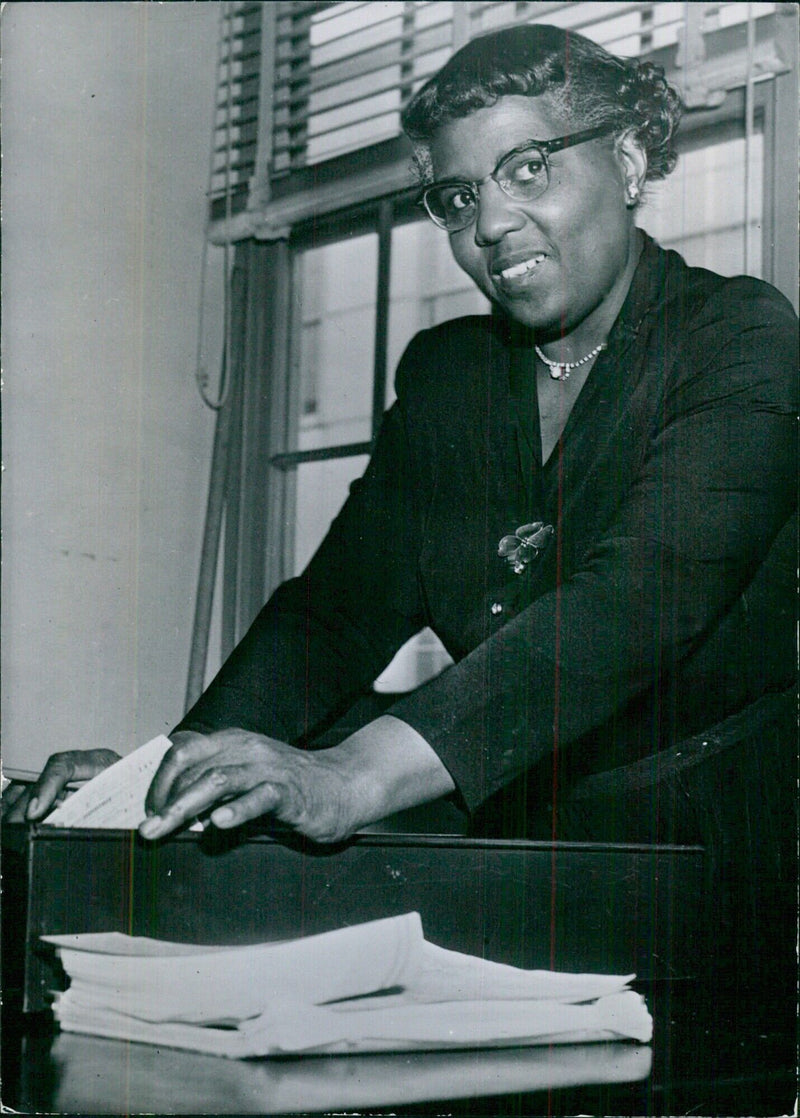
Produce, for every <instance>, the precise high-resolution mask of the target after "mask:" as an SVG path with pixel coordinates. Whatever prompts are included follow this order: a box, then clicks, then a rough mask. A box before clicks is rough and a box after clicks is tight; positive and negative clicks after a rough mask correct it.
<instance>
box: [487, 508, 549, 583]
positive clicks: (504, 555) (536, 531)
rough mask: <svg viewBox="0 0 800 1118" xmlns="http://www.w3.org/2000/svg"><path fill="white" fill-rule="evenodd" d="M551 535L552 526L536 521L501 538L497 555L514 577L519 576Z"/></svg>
mask: <svg viewBox="0 0 800 1118" xmlns="http://www.w3.org/2000/svg"><path fill="white" fill-rule="evenodd" d="M552 534H553V525H552V524H545V523H544V522H543V521H541V520H537V521H536V523H535V524H523V525H522V526H521V527H520V528H517V530H516V532H514V534H513V535H512V536H503V538H502V540H501V541H500V544H499V546H498V548H497V554H498V555H499V556H500V558H501V559H505V560H506V562H507V563H508V565H509V566H510V567H511V569H512V570H513V572H514V574H515V575H521V574H522V572H523V571H524V570H525V568H526V567H527V566H528V564H529V563H530V562H532V561H533V560H534V559H535V558H536V556H537V555H538V554H539V552H540V551H541V550H542V548H543V547H544V546H545V544H546V543H547V541H548V540H549V539H550V537H551V536H552Z"/></svg>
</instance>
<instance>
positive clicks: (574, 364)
mask: <svg viewBox="0 0 800 1118" xmlns="http://www.w3.org/2000/svg"><path fill="white" fill-rule="evenodd" d="M533 348H534V349H535V350H536V356H537V357H538V358H539V359H540V361H543V362H544V363H545V365H546V366H547V368H548V370H549V372H550V376H551V377H552V378H553V380H568V379H569V374H570V372H571V371H572V370H573V369H577V368H578V366H579V365H585V364H586V362H587V361H591V360H592V358H593V357H597V355H598V353H600V352H601V350H604V349H605V348H606V343H605V342H601V343H600V345H597V346H595V347H594V349H593V350H592V351H591V353H587V354H586V356H585V357H582V358H581V359H580V361H551V360H550V358H549V357H545V355H544V354H543V353H542V351H541V350H540V349H539V347H538V345H534V347H533Z"/></svg>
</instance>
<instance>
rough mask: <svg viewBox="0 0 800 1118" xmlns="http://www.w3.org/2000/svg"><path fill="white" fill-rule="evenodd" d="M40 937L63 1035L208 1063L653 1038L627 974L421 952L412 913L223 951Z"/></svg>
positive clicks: (425, 947) (118, 939)
mask: <svg viewBox="0 0 800 1118" xmlns="http://www.w3.org/2000/svg"><path fill="white" fill-rule="evenodd" d="M43 938H45V939H46V940H47V941H48V942H50V943H52V944H54V945H55V946H56V947H58V949H59V951H60V954H61V957H62V962H63V964H64V967H65V970H66V971H67V973H68V974H69V976H70V979H71V985H70V988H69V990H67V991H66V993H62V994H58V995H56V1001H55V1005H54V1011H55V1015H56V1017H57V1019H58V1021H59V1023H60V1025H61V1028H62V1029H64V1030H65V1031H73V1032H84V1033H92V1034H95V1035H100V1036H107V1037H117V1038H122V1039H127V1040H140V1041H147V1042H149V1043H151V1044H162V1045H167V1046H172V1047H177V1048H189V1049H193V1050H195V1051H198V1052H207V1053H212V1054H216V1055H223V1056H230V1057H245V1056H265V1055H289V1054H294V1055H300V1054H310V1053H323V1052H326V1053H335V1052H342V1053H350V1052H380V1051H395V1050H397V1051H400V1050H426V1049H440V1048H463V1047H486V1046H498V1045H530V1044H563V1043H575V1042H586V1041H598V1040H618V1039H632V1040H637V1041H639V1042H646V1041H648V1040H649V1039H650V1036H651V1033H652V1021H651V1018H650V1014H649V1013H648V1011H647V1007H646V1006H645V1004H644V1001H643V999H642V998H641V997H640V996H639V995H638V994H636V993H634V992H633V991H632V990H630V989H629V988H627V983H628V980H629V979H630V978H631V977H633V976H631V975H628V976H620V975H592V974H558V973H554V972H551V971H524V970H519V969H517V968H515V967H509V966H505V965H501V964H498V963H492V962H488V961H487V960H484V959H480V958H476V957H472V956H468V955H462V954H459V953H458V952H454V951H447V950H445V949H443V948H440V947H437V946H435V945H434V944H429V943H426V941H425V940H424V937H423V934H422V925H421V921H420V918H419V915H418V914H417V913H414V912H411V913H406V914H405V915H403V916H397V917H391V918H389V919H385V920H375V921H371V922H369V923H366V924H361V925H358V926H356V927H352V928H342V929H339V930H337V931H333V932H326V933H323V934H321V935H316V936H309V937H306V938H305V939H299V940H294V941H291V942H288V943H279V944H257V945H253V946H247V947H235V948H226V949H222V950H220V949H219V948H211V949H209V948H205V947H202V946H201V947H187V945H176V944H170V943H159V941H155V940H147V939H142V940H136V939H133V938H131V937H125V936H122V935H119V934H112V935H108V936H102V935H97V934H88V935H74V936H73V935H61V936H46V937H43ZM398 988H399V993H398V992H394V991H396V990H397V989H398ZM379 991H385V992H381V993H379ZM386 991H393V992H386Z"/></svg>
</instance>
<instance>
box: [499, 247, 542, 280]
mask: <svg viewBox="0 0 800 1118" xmlns="http://www.w3.org/2000/svg"><path fill="white" fill-rule="evenodd" d="M544 259H546V257H545V253H543V252H540V253H537V254H536V256H531V257H530V259H529V260H521V261H520V262H519V264H513V265H512V266H511V267H510V268H504V269H503V271H502V272H497V273H496V275H497V278H498V279H500V280H515V279H519V278H520V277H521V276H527V275H528V274H529V273H530V272H532V271H533V270H534V268H537V267H538V266H539V265H540V264H541V263H542V261H543V260H544Z"/></svg>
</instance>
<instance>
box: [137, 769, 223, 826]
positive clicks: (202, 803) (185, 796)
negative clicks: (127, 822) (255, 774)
mask: <svg viewBox="0 0 800 1118" xmlns="http://www.w3.org/2000/svg"><path fill="white" fill-rule="evenodd" d="M237 790H238V789H237V787H236V786H235V785H232V783H231V780H230V779H229V775H228V770H226V769H224V768H219V767H217V768H212V769H208V770H206V771H204V772H202V773H201V775H200V776H199V777H198V779H197V780H196V781H195V782H194V783H193V784H191V785H190V786H189V787H188V788H185V789H184V790H183V791H182V792H181V793H180V795H178V796H177V798H174V799H172V800H171V801H167V802H166V803H165V804H164V806H163V807H162V809H161V811H160V812H157V813H155V814H153V815H151V816H149V817H148V818H147V819H145V820H144V822H143V823H141V824H140V826H139V833H140V834H141V835H142V837H143V838H148V839H155V838H161V837H162V836H163V835H167V834H169V833H170V832H171V831H175V830H177V829H178V828H179V827H182V826H184V825H185V824H186V823H188V822H191V821H193V820H194V819H195V818H196V817H197V816H198V815H200V814H202V813H203V812H206V811H209V810H210V809H211V808H212V807H214V805H215V804H219V802H220V800H222V799H225V798H227V797H228V796H230V795H235V794H236V791H237Z"/></svg>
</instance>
